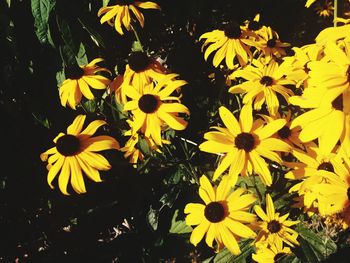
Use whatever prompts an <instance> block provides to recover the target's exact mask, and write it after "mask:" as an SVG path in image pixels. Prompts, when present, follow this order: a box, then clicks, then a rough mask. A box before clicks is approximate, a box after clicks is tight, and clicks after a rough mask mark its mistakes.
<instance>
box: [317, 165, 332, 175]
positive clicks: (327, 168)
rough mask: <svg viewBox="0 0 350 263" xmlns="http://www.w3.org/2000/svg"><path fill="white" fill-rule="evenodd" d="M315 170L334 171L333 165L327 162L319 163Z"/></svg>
mask: <svg viewBox="0 0 350 263" xmlns="http://www.w3.org/2000/svg"><path fill="white" fill-rule="evenodd" d="M317 170H325V171H328V172H332V173H334V167H333V165H332V164H331V163H329V162H324V163H321V164H320V165H319V166H318V167H317Z"/></svg>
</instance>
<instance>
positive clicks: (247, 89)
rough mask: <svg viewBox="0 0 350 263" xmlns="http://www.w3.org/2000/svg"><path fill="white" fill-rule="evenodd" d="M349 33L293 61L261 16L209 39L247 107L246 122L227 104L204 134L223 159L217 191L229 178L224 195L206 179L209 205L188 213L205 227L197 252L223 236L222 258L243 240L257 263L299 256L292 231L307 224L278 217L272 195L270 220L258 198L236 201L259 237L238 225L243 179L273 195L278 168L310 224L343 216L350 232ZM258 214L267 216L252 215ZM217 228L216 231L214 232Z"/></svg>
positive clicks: (206, 148) (341, 30)
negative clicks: (235, 198) (314, 218)
mask: <svg viewBox="0 0 350 263" xmlns="http://www.w3.org/2000/svg"><path fill="white" fill-rule="evenodd" d="M308 4H311V2H310V1H309V2H308ZM349 32H350V27H349V25H344V26H340V27H334V28H333V27H330V28H326V29H324V30H323V31H322V32H320V33H319V35H318V36H317V37H316V39H315V40H316V41H315V43H314V44H308V45H305V46H303V47H300V48H297V47H290V51H291V52H293V51H294V54H293V55H292V56H287V52H286V49H287V48H289V46H290V45H289V44H287V43H283V42H281V41H280V40H279V37H278V34H277V32H275V31H273V30H272V29H271V28H270V27H267V26H263V25H261V24H260V23H259V16H256V17H255V19H254V20H253V21H246V22H245V23H244V25H242V26H239V25H238V24H233V23H229V24H226V25H224V27H223V29H222V30H220V29H217V30H214V31H212V32H208V33H204V34H203V35H202V36H201V37H200V40H201V39H206V40H205V42H204V43H203V46H202V51H203V52H204V58H205V60H207V59H208V58H209V56H210V54H212V53H214V52H215V54H214V56H213V66H214V67H219V68H221V69H222V72H223V74H224V75H225V77H226V80H227V81H226V84H227V85H228V87H227V88H228V92H229V93H231V94H233V95H234V96H238V97H239V98H240V99H241V102H242V103H243V106H242V107H241V109H240V113H239V116H237V117H236V116H235V112H233V111H231V110H230V109H229V108H227V107H225V106H221V107H220V108H219V109H218V114H219V116H220V119H221V121H222V124H219V125H217V126H214V127H211V129H212V131H209V132H206V133H205V134H204V139H205V141H204V142H202V143H201V144H200V145H199V149H200V150H201V151H203V152H207V153H211V154H216V155H218V156H219V163H218V165H217V167H216V168H215V171H214V173H213V176H212V180H213V183H214V184H216V183H215V181H216V180H218V178H220V177H221V176H222V179H221V181H220V183H219V184H218V185H217V186H215V187H214V188H212V186H209V184H208V182H207V179H206V183H205V185H207V186H206V187H205V186H204V179H203V180H201V186H200V189H199V195H200V196H201V198H202V199H203V201H204V202H205V206H203V205H198V207H199V206H200V207H201V210H195V209H194V208H193V209H192V207H194V204H189V205H188V206H187V207H186V208H185V213H189V215H188V216H187V218H186V222H187V223H188V224H190V225H198V226H197V227H196V228H195V229H194V230H193V232H192V235H191V239H190V241H191V242H192V243H193V244H194V245H196V244H197V243H198V242H199V240H200V239H202V237H203V236H204V233H205V232H206V233H207V234H206V235H207V236H206V242H207V244H208V245H209V246H211V242H212V239H213V238H214V237H215V240H216V243H217V250H220V249H221V248H222V247H223V246H226V247H227V248H228V249H229V250H230V251H231V252H232V253H233V254H235V255H236V254H238V253H239V249H238V248H237V247H235V246H233V245H232V244H236V239H237V238H250V239H252V240H253V242H252V245H254V247H255V253H254V254H253V259H254V260H255V261H257V262H274V261H276V260H277V259H279V258H280V257H281V256H283V255H287V254H291V253H292V252H293V248H294V247H295V246H298V245H299V241H298V232H296V231H295V230H294V229H293V228H292V227H293V226H294V225H296V224H298V223H299V221H298V220H294V221H293V220H289V219H288V217H289V213H286V214H284V215H280V213H279V212H276V211H275V207H274V202H273V199H272V198H271V195H270V194H268V193H266V198H265V199H264V200H263V202H264V203H265V204H266V210H265V211H266V212H264V210H263V209H262V208H261V207H260V206H259V205H255V206H254V208H253V207H252V205H253V203H254V201H253V199H250V200H251V202H250V203H249V205H248V204H247V203H245V202H243V201H241V202H239V201H237V202H236V203H237V204H238V203H239V204H242V206H243V207H244V214H243V213H242V217H241V218H240V219H241V220H243V222H245V223H246V224H247V225H246V226H248V227H249V228H250V229H251V230H254V234H252V233H251V232H250V231H249V230H245V231H244V233H237V228H236V227H234V226H235V224H237V223H236V222H233V220H232V218H233V217H234V216H233V215H232V213H233V209H232V208H231V207H232V205H231V204H230V201H231V195H234V193H236V192H237V191H238V190H239V189H242V188H241V186H240V185H239V184H238V183H237V176H240V177H242V180H244V179H243V178H244V177H247V176H248V177H253V178H254V183H253V184H256V179H255V175H258V176H259V180H260V181H261V182H262V183H263V184H264V185H265V189H268V188H269V187H270V188H269V189H273V188H271V187H273V186H274V185H275V184H276V183H277V182H276V180H277V178H276V176H273V175H272V174H271V170H272V169H273V167H279V169H280V170H281V171H285V172H284V177H285V180H287V182H288V183H289V184H290V187H289V193H290V196H293V197H294V203H291V206H292V207H295V208H300V209H301V210H302V211H305V212H306V215H307V216H309V217H311V216H313V215H315V214H317V215H318V216H321V218H323V219H324V222H328V221H329V218H335V217H336V218H337V220H338V221H339V222H340V221H341V225H342V227H343V228H347V227H348V226H347V225H346V224H349V223H350V217H349V211H350V201H349V200H350V139H349V138H350V128H349V127H350V122H349V121H350V117H349V109H350V104H349V101H350V97H349V96H350V95H349V94H350V93H349V90H350V38H349V36H350V35H349ZM348 104H349V105H348ZM282 173H283V172H282ZM228 182H230V183H231V184H230V186H229V188H231V189H233V192H232V193H231V194H230V195H229V196H228V197H226V196H221V195H220V198H218V197H217V196H216V195H217V193H218V191H220V193H221V189H222V188H225V189H226V187H228V186H225V187H223V186H222V185H226V184H227V183H228ZM216 187H217V188H216ZM209 188H210V192H211V193H212V195H211V197H210V198H205V197H204V193H205V191H209V190H205V189H209ZM212 189H214V190H212ZM219 189H220V190H219ZM241 191H242V193H243V192H244V191H247V190H245V189H243V190H241ZM255 194H261V193H259V192H256V191H255ZM223 203H224V204H225V205H222V204H223ZM214 204H215V209H213V207H214ZM216 204H220V205H216ZM219 206H220V207H219ZM239 207H241V206H239ZM253 210H254V212H255V214H256V215H257V217H253V216H252V215H251V214H247V213H248V212H249V213H251V212H253ZM209 211H210V213H209ZM195 215H197V218H194V217H195ZM201 218H202V219H201ZM213 218H214V219H215V220H213ZM258 219H259V220H258ZM236 220H237V219H236ZM327 220H328V221H327ZM325 224H326V223H325ZM213 225H215V229H216V232H213V231H212V230H211V228H214V227H213ZM223 226H225V228H224V227H223ZM246 226H244V227H242V226H241V227H240V229H241V230H243V229H246ZM248 233H250V234H249V235H248ZM228 236H231V237H230V240H232V241H231V242H230V244H227V242H228V240H229V238H228ZM208 240H209V241H210V242H208ZM233 240H234V241H233ZM268 258H269V260H268Z"/></svg>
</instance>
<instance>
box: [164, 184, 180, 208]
mask: <svg viewBox="0 0 350 263" xmlns="http://www.w3.org/2000/svg"><path fill="white" fill-rule="evenodd" d="M179 193H180V190H179V189H178V188H177V187H173V188H171V189H170V190H169V191H167V192H166V193H165V194H164V195H163V196H162V197H161V198H160V199H159V201H160V202H162V204H163V205H166V206H168V207H170V208H171V207H172V206H173V204H174V202H175V201H176V199H177V197H178V196H179Z"/></svg>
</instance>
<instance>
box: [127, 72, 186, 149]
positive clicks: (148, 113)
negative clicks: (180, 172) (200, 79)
mask: <svg viewBox="0 0 350 263" xmlns="http://www.w3.org/2000/svg"><path fill="white" fill-rule="evenodd" d="M175 76H177V75H176V74H168V75H166V76H165V77H164V78H163V79H162V80H160V81H159V82H158V83H157V84H156V85H155V84H154V83H153V82H151V83H150V84H148V85H146V86H144V88H142V89H136V88H134V87H133V86H129V88H127V89H126V90H125V92H126V96H128V97H129V98H130V101H128V102H127V103H125V104H124V111H131V113H132V121H133V125H132V127H131V129H132V134H135V133H136V132H138V131H139V130H140V131H141V132H142V133H143V134H145V136H146V137H148V138H151V139H152V140H153V141H154V142H155V143H156V144H157V145H162V138H161V132H162V130H164V129H166V128H167V127H170V128H172V129H174V130H184V129H185V128H186V126H187V121H185V120H184V118H183V116H180V114H183V115H189V110H188V108H187V107H186V106H184V105H183V104H181V103H180V99H179V97H178V96H175V95H173V93H174V91H175V90H176V89H179V88H181V87H182V86H183V85H185V84H187V82H186V81H184V80H173V79H174V77H175Z"/></svg>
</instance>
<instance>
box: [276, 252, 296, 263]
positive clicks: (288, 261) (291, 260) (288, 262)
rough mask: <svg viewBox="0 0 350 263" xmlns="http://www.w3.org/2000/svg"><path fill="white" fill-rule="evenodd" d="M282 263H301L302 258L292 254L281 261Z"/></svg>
mask: <svg viewBox="0 0 350 263" xmlns="http://www.w3.org/2000/svg"><path fill="white" fill-rule="evenodd" d="M280 263H301V260H300V258H298V257H296V256H295V255H294V254H291V255H289V256H287V257H285V258H283V259H281V261H280Z"/></svg>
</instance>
